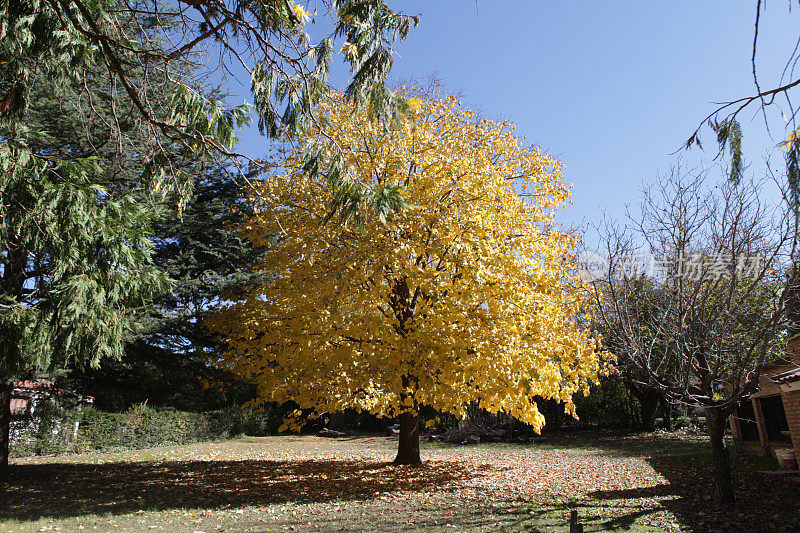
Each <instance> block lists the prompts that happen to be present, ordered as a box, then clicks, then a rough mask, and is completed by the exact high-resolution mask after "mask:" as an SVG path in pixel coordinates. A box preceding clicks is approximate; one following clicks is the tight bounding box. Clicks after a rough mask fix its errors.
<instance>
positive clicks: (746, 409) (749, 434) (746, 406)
mask: <svg viewBox="0 0 800 533" xmlns="http://www.w3.org/2000/svg"><path fill="white" fill-rule="evenodd" d="M734 416H735V417H736V418H737V420H738V421H739V431H741V433H742V440H749V441H756V442H758V441H759V440H761V439H759V437H758V424H756V413H755V411H754V410H753V402H751V401H750V400H745V401H743V402H742V403H740V404H739V407H738V408H737V409H736V413H734Z"/></svg>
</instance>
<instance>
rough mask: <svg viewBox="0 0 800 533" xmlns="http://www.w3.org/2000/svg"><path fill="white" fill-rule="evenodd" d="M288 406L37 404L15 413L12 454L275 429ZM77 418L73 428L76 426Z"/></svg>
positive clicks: (265, 432) (163, 442)
mask: <svg viewBox="0 0 800 533" xmlns="http://www.w3.org/2000/svg"><path fill="white" fill-rule="evenodd" d="M287 409H288V407H278V406H274V407H272V408H269V409H267V410H266V411H264V412H261V411H255V410H252V409H242V408H239V407H238V406H233V407H229V408H226V409H223V410H219V411H211V412H205V413H189V412H184V411H173V410H156V409H153V408H151V407H149V406H148V405H146V404H140V405H135V406H133V407H131V408H130V409H128V410H127V411H126V412H124V413H107V412H104V411H99V410H97V409H94V408H91V407H89V408H83V409H80V410H76V409H72V410H62V409H58V408H56V407H54V406H47V407H40V408H39V409H37V411H36V416H35V417H33V418H31V417H27V418H17V419H15V420H14V421H13V422H12V427H11V455H12V456H14V457H23V456H29V455H52V454H64V453H79V452H85V451H90V450H100V451H121V450H130V449H137V448H148V447H152V446H162V445H173V444H188V443H191V442H199V441H204V440H210V439H221V438H228V437H232V436H236V435H242V434H244V435H252V436H262V435H272V434H276V433H277V431H278V427H279V426H280V424H281V420H282V418H283V416H284V415H285V414H286V410H287ZM76 423H77V431H76Z"/></svg>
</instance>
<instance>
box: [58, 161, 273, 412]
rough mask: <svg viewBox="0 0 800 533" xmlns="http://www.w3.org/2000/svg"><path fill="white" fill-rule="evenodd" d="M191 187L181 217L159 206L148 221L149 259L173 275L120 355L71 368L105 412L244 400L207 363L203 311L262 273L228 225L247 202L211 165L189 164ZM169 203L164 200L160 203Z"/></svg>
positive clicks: (243, 390)
mask: <svg viewBox="0 0 800 533" xmlns="http://www.w3.org/2000/svg"><path fill="white" fill-rule="evenodd" d="M194 172H195V173H197V174H198V176H197V178H196V180H195V182H196V185H195V187H194V190H193V192H192V194H191V195H190V197H189V199H188V202H187V206H186V209H185V210H184V211H183V214H182V217H180V218H179V217H178V216H177V214H176V212H175V210H174V209H169V208H167V209H162V210H161V215H160V216H159V218H158V219H157V220H156V221H155V223H154V228H153V229H154V238H153V243H154V246H155V249H154V255H153V260H154V263H155V264H156V265H157V266H158V267H159V268H160V269H161V270H162V271H163V272H164V274H165V275H167V276H169V277H170V278H171V279H172V280H174V283H175V284H174V286H173V288H172V290H170V291H168V292H166V293H165V294H163V295H162V296H161V297H160V298H158V299H157V300H156V301H154V302H153V304H152V306H151V307H150V308H149V309H148V310H147V312H146V313H143V314H142V315H143V316H142V317H141V318H140V320H139V325H140V329H139V332H138V335H137V337H136V338H135V339H132V340H131V341H130V342H129V343H128V345H127V347H126V355H125V358H124V359H122V360H119V361H117V360H107V361H105V362H103V363H102V364H101V365H100V367H99V368H96V369H93V368H81V369H79V370H78V371H76V372H73V373H72V374H71V376H70V377H71V380H72V381H73V382H77V384H78V386H80V388H81V389H82V390H85V391H87V392H88V393H90V394H92V395H93V396H95V397H96V403H97V405H99V406H101V407H103V408H105V409H111V410H118V409H125V408H127V407H129V406H130V405H132V404H134V403H140V402H143V401H147V402H148V403H149V404H150V405H157V406H169V407H175V408H178V409H183V410H203V409H212V408H218V407H221V406H223V405H225V404H228V403H232V402H236V403H242V402H243V401H244V400H247V399H250V397H251V396H252V394H253V391H252V389H251V388H250V387H249V386H246V385H245V384H244V382H242V381H241V380H239V379H238V378H235V377H234V376H233V375H232V374H230V373H228V372H226V371H223V370H221V369H220V368H218V367H216V366H214V365H213V363H214V360H215V357H216V356H217V354H218V353H219V352H220V351H221V349H220V346H219V342H218V340H217V338H216V336H215V335H213V334H212V333H211V332H209V331H208V330H207V329H206V327H205V320H204V319H205V316H206V314H207V313H208V312H209V311H210V310H212V309H213V307H214V306H216V305H218V304H219V302H220V300H222V299H225V298H230V297H235V295H236V294H241V293H243V292H245V291H247V290H248V289H249V288H251V287H252V286H253V285H255V284H256V283H257V282H259V281H260V280H263V279H264V275H263V274H262V273H261V272H259V271H258V270H255V269H252V268H251V265H252V264H253V262H254V260H255V259H256V258H257V257H258V256H259V255H260V254H261V253H262V252H263V248H259V247H254V246H252V245H251V244H250V243H249V242H245V241H243V240H242V239H240V238H239V237H238V234H237V233H236V232H235V231H234V228H235V227H236V225H237V224H239V223H241V220H243V217H248V216H251V213H250V207H249V205H248V204H245V203H243V202H241V201H240V198H241V196H242V193H243V187H242V185H241V183H240V182H239V181H237V180H235V179H233V176H232V175H231V173H230V172H227V171H226V169H224V168H220V167H218V166H216V165H211V166H206V167H202V166H199V165H198V167H197V169H196V170H194ZM168 205H169V203H168Z"/></svg>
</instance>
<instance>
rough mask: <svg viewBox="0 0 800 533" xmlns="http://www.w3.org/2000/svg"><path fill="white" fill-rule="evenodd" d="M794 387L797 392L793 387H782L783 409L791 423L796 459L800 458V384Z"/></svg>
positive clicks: (790, 428) (790, 429) (790, 431)
mask: <svg viewBox="0 0 800 533" xmlns="http://www.w3.org/2000/svg"><path fill="white" fill-rule="evenodd" d="M794 386H795V390H791V388H792V387H791V386H789V387H782V388H783V389H784V390H783V392H782V396H783V409H784V410H785V411H786V421H787V422H789V434H790V435H791V438H792V445H793V447H794V454H795V457H800V383H797V382H795V383H794Z"/></svg>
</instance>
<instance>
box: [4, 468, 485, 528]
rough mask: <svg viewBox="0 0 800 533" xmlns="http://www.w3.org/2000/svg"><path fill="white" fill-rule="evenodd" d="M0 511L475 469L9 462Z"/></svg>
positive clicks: (131, 506) (124, 509) (326, 486)
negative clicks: (13, 463) (18, 463)
mask: <svg viewBox="0 0 800 533" xmlns="http://www.w3.org/2000/svg"><path fill="white" fill-rule="evenodd" d="M9 473H10V476H9V478H8V480H7V483H6V485H5V487H4V489H5V490H4V493H5V494H4V497H3V498H2V499H0V517H2V518H12V519H18V520H37V519H39V518H43V517H52V518H64V517H74V516H81V515H85V514H105V513H109V514H123V513H129V512H132V511H136V510H139V509H144V510H165V509H176V508H199V507H202V508H211V509H213V508H225V507H243V506H250V505H269V504H274V503H283V502H295V503H311V502H326V501H333V500H359V499H372V498H375V497H377V496H380V495H381V494H385V493H391V492H394V491H397V490H404V491H423V490H425V489H429V488H435V489H436V490H448V487H449V486H453V485H454V484H455V483H456V482H459V481H462V480H466V479H468V478H471V477H475V476H480V475H483V474H482V470H481V469H477V470H476V469H475V468H466V467H464V466H461V465H459V464H457V463H454V462H430V463H424V464H422V465H419V466H411V467H394V466H391V464H390V463H385V462H369V461H363V460H360V461H355V460H353V461H334V460H318V461H317V460H300V461H269V460H258V461H256V460H245V461H144V462H128V463H124V462H116V463H105V464H99V465H92V464H85V463H78V464H73V463H50V464H27V465H24V464H23V465H12V466H11V467H10V472H9Z"/></svg>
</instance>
